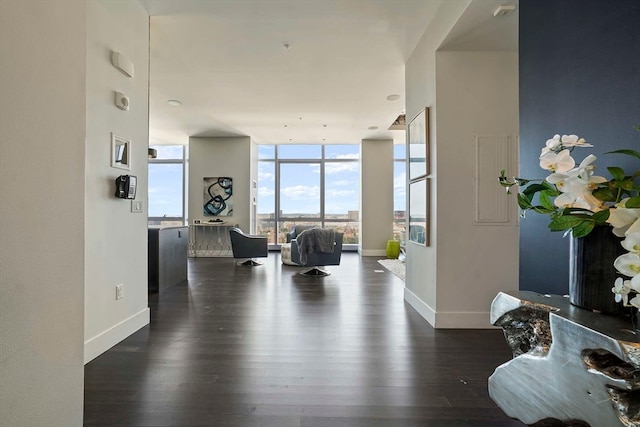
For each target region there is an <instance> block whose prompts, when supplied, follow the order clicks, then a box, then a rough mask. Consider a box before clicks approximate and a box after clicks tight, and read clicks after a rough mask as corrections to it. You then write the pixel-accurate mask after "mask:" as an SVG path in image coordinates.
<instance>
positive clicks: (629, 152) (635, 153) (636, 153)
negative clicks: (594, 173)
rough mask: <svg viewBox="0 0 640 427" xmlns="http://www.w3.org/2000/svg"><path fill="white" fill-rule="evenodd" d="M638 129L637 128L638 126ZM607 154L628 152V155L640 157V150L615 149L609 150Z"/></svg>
mask: <svg viewBox="0 0 640 427" xmlns="http://www.w3.org/2000/svg"><path fill="white" fill-rule="evenodd" d="M636 129H637V128H636ZM605 154H626V155H627V156H633V157H637V158H638V159H640V152H638V151H635V150H626V149H625V150H615V151H607V152H606V153H605Z"/></svg>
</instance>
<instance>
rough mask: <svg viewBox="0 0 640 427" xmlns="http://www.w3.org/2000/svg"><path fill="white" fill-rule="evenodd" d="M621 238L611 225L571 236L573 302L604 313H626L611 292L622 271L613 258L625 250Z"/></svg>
mask: <svg viewBox="0 0 640 427" xmlns="http://www.w3.org/2000/svg"><path fill="white" fill-rule="evenodd" d="M620 242H622V238H620V237H618V236H616V235H615V234H613V229H612V227H610V226H596V227H595V228H594V229H593V231H591V233H589V234H588V235H586V236H585V237H578V238H575V237H574V238H571V245H570V256H569V266H570V270H569V300H570V302H571V304H573V305H575V306H578V307H581V308H586V309H589V310H595V311H599V312H602V313H605V314H616V315H620V314H625V312H626V311H628V310H625V309H624V306H623V305H622V303H621V302H620V303H619V302H616V301H615V295H614V294H613V292H611V288H613V284H614V282H615V280H616V278H618V277H621V275H620V274H619V273H618V272H617V271H616V269H615V267H614V266H613V262H614V261H615V259H616V258H617V257H619V256H620V255H622V254H624V253H625V252H626V251H625V249H624V248H623V247H622V246H621V245H620Z"/></svg>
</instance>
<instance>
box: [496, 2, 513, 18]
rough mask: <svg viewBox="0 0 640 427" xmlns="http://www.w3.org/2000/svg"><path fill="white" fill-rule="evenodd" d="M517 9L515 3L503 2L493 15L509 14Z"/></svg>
mask: <svg viewBox="0 0 640 427" xmlns="http://www.w3.org/2000/svg"><path fill="white" fill-rule="evenodd" d="M514 10H516V6H515V5H513V4H501V5H500V6H498V7H497V8H496V10H494V11H493V16H508V15H511V14H512V13H513V11H514Z"/></svg>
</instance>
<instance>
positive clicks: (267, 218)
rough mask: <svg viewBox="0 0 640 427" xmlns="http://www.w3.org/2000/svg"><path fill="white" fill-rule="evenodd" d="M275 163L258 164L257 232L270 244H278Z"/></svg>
mask: <svg viewBox="0 0 640 427" xmlns="http://www.w3.org/2000/svg"><path fill="white" fill-rule="evenodd" d="M275 166H276V164H275V162H264V161H262V162H258V195H257V203H258V206H257V208H258V213H257V221H256V231H257V233H258V234H261V235H263V236H268V237H269V240H268V242H269V243H271V244H274V243H276V231H275V212H276V209H275V204H276V179H275Z"/></svg>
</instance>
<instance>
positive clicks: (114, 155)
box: [111, 133, 131, 170]
mask: <svg viewBox="0 0 640 427" xmlns="http://www.w3.org/2000/svg"><path fill="white" fill-rule="evenodd" d="M111 167H112V168H118V169H125V170H131V140H130V139H128V138H124V137H122V136H118V135H116V134H114V133H111Z"/></svg>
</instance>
